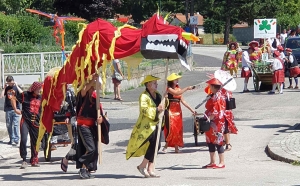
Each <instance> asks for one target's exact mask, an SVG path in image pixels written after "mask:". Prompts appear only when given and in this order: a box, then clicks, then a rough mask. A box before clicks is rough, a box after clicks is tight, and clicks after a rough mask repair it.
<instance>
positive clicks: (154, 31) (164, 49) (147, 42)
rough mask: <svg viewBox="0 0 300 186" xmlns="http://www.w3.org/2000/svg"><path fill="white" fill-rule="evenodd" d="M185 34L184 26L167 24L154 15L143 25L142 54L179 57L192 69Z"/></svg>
mask: <svg viewBox="0 0 300 186" xmlns="http://www.w3.org/2000/svg"><path fill="white" fill-rule="evenodd" d="M183 34H184V30H183V29H182V28H180V27H178V26H173V25H168V24H165V20H164V19H163V18H162V17H160V16H158V15H154V16H153V17H152V18H150V19H149V20H148V21H147V22H146V23H145V24H144V25H143V28H142V39H141V54H142V55H143V56H144V58H146V59H159V58H165V59H179V60H180V62H181V64H182V65H183V66H185V67H186V68H188V69H190V67H189V65H188V64H187V61H186V56H187V49H188V45H189V41H187V40H186V39H185V38H184V37H183Z"/></svg>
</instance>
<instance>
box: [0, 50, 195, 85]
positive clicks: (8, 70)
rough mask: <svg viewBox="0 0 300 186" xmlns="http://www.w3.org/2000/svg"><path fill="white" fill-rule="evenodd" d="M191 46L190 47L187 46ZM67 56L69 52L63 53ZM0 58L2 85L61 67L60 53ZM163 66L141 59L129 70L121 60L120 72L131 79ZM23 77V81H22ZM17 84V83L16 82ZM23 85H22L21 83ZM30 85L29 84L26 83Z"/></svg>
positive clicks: (157, 60) (26, 54) (42, 75)
mask: <svg viewBox="0 0 300 186" xmlns="http://www.w3.org/2000/svg"><path fill="white" fill-rule="evenodd" d="M189 46H191V45H189ZM65 53H66V54H69V53H70V51H67V52H65ZM191 55H192V51H191V47H189V49H188V54H187V56H188V57H190V56H191ZM0 57H1V58H0V59H1V82H2V85H4V83H5V82H4V81H5V77H6V76H8V75H12V76H21V77H22V80H24V81H25V82H26V76H27V75H38V76H39V77H40V79H42V80H43V79H44V77H45V74H47V73H48V72H49V70H50V69H52V68H54V67H61V66H62V64H63V63H62V53H61V52H41V53H12V54H2V55H1V56H0ZM176 62H178V60H173V59H172V60H170V61H169V63H170V64H172V63H176ZM163 66H165V60H163V59H155V60H149V59H143V60H142V62H141V63H140V64H139V65H138V66H137V67H136V68H130V67H129V66H128V65H127V63H126V62H124V61H122V60H121V67H122V72H123V74H124V75H125V76H128V75H129V74H128V73H130V76H131V78H135V77H139V75H140V74H142V73H143V72H146V71H149V70H153V69H154V68H159V67H163ZM111 73H112V70H111V65H108V66H107V76H111ZM23 77H24V79H23ZM18 83H19V82H18ZM23 84H24V83H23ZM28 84H31V83H28Z"/></svg>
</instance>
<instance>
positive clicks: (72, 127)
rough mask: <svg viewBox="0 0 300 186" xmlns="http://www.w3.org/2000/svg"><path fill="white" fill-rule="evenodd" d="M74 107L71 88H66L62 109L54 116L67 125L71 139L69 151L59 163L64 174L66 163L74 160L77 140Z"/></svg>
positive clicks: (74, 98) (73, 96)
mask: <svg viewBox="0 0 300 186" xmlns="http://www.w3.org/2000/svg"><path fill="white" fill-rule="evenodd" d="M75 107H76V96H75V94H74V92H73V90H71V87H70V86H68V87H67V91H66V98H65V101H64V104H63V107H62V109H61V111H60V112H59V113H56V114H55V115H56V116H57V115H59V116H60V120H63V121H65V122H66V123H67V127H68V133H69V136H70V137H71V142H72V144H71V149H70V151H69V152H68V153H67V155H66V156H65V157H64V158H62V160H61V163H60V167H61V169H62V171H64V172H67V170H68V161H69V160H73V161H75V160H76V158H75V155H76V150H75V147H74V146H75V145H76V144H75V141H76V140H77V132H76V118H75V117H76V109H75ZM54 118H55V116H54ZM56 118H57V117H56ZM54 127H55V126H54Z"/></svg>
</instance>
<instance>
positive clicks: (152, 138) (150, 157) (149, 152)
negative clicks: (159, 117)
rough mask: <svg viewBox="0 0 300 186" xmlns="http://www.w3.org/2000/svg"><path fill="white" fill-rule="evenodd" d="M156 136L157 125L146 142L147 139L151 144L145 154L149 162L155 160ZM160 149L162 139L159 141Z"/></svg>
mask: <svg viewBox="0 0 300 186" xmlns="http://www.w3.org/2000/svg"><path fill="white" fill-rule="evenodd" d="M156 138H157V127H156V129H155V131H153V132H152V134H151V135H150V136H149V138H148V140H146V141H145V143H146V142H147V141H149V142H150V145H149V147H148V149H147V152H146V154H145V158H146V159H147V160H149V162H151V163H153V160H154V153H155V145H156ZM158 149H160V141H159V142H158Z"/></svg>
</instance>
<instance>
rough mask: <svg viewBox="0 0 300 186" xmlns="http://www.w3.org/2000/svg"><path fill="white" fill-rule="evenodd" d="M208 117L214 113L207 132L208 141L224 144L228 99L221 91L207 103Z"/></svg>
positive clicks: (206, 112)
mask: <svg viewBox="0 0 300 186" xmlns="http://www.w3.org/2000/svg"><path fill="white" fill-rule="evenodd" d="M205 108H206V111H205V114H206V115H207V117H210V116H211V115H214V119H213V120H212V121H211V124H210V129H209V131H207V132H205V135H206V143H213V144H218V145H222V144H223V133H224V129H225V114H224V113H225V109H226V101H225V98H224V96H223V95H222V93H221V92H217V93H216V94H215V95H213V96H212V97H211V98H210V99H209V100H208V101H207V102H206V104H205Z"/></svg>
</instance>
